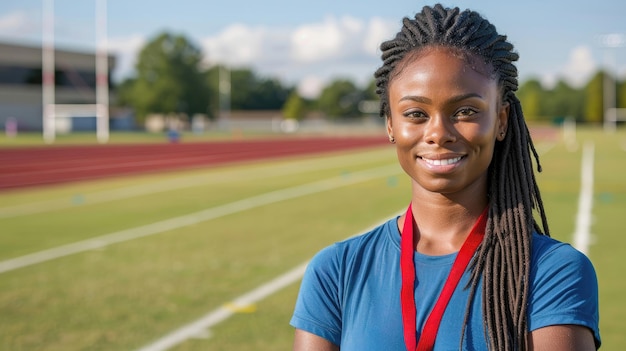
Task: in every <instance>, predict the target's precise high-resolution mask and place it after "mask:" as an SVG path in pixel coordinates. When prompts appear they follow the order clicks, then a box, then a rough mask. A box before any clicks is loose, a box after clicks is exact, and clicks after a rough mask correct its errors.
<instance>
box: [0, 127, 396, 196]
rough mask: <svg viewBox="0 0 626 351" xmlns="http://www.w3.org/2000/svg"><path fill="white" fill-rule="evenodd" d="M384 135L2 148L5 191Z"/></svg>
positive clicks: (350, 143)
mask: <svg viewBox="0 0 626 351" xmlns="http://www.w3.org/2000/svg"><path fill="white" fill-rule="evenodd" d="M387 143H388V140H387V139H386V138H385V137H383V136H366V137H315V138H291V139H268V140H243V141H219V142H206V143H178V144H141V145H132V144H130V145H89V146H47V147H25V148H7V149H0V190H8V189H16V188H24V187H33V186H42V185H50V184H57V183H67V182H74V181H82V180H90V179H98V178H105V177H111V176H118V175H129V174H139V173H148V172H157V171H166V170H175V169H185V168H193V167H199V166H210V165H219V164H226V163H233V162H240V161H251V160H260V159H270V158H278V157H286V156H294V155H305V154H313V153H323V152H330V151H340V150H349V149H356V148H364V147H372V146H377V145H383V144H387Z"/></svg>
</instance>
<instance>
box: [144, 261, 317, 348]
mask: <svg viewBox="0 0 626 351" xmlns="http://www.w3.org/2000/svg"><path fill="white" fill-rule="evenodd" d="M307 264H308V262H305V263H303V264H300V265H299V266H297V267H296V268H293V269H292V270H290V271H288V272H287V273H284V274H283V275H281V276H279V277H277V278H275V279H273V280H270V281H269V282H267V283H265V284H263V285H261V286H259V287H258V288H256V289H254V290H252V291H250V292H248V293H246V294H244V295H241V296H239V297H237V298H236V299H235V300H233V301H232V302H229V303H227V304H224V305H222V306H221V307H219V308H217V309H215V310H213V311H211V312H210V313H208V314H206V315H204V316H203V317H201V318H200V319H198V320H196V321H194V322H192V323H190V324H187V325H185V326H183V327H181V328H179V329H177V330H175V331H173V332H171V333H169V334H167V335H165V336H164V337H162V338H160V339H158V340H157V341H155V342H153V343H152V344H150V345H147V346H144V347H142V348H141V349H139V350H138V351H162V350H167V349H169V348H172V347H174V346H176V345H178V344H181V343H183V342H184V341H185V340H187V339H191V338H194V337H195V336H196V335H203V334H204V333H206V331H207V329H209V328H210V327H212V326H214V325H216V324H219V323H221V322H223V321H224V320H226V319H228V318H229V317H231V316H232V315H234V314H235V313H236V312H235V311H234V310H233V309H232V308H229V307H227V305H228V304H230V305H236V306H246V305H250V304H254V303H256V302H258V301H260V300H262V299H264V298H266V297H268V296H270V295H272V294H274V293H275V292H277V291H279V290H281V289H283V288H285V287H287V286H289V285H290V284H292V283H295V282H296V281H298V279H300V278H301V277H302V275H303V274H304V271H305V270H306V266H307Z"/></svg>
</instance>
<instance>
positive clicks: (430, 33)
mask: <svg viewBox="0 0 626 351" xmlns="http://www.w3.org/2000/svg"><path fill="white" fill-rule="evenodd" d="M506 40H507V37H506V36H503V35H499V34H498V33H497V31H496V28H495V27H494V26H493V25H492V24H491V23H489V21H487V20H486V19H484V18H483V17H482V16H481V15H479V14H478V13H476V12H474V11H470V10H465V11H460V10H459V8H452V9H450V8H444V7H443V6H442V5H440V4H437V5H435V6H434V7H428V6H426V7H424V8H423V9H422V12H420V13H418V14H416V15H415V18H414V19H409V18H404V19H403V26H402V29H401V31H400V32H398V33H397V35H396V37H395V38H394V39H392V40H389V41H386V42H384V43H382V44H381V46H380V48H381V51H382V56H381V57H382V60H383V65H382V67H380V68H379V69H378V70H377V71H376V73H375V74H374V76H375V78H376V87H377V89H376V93H377V94H378V95H379V96H380V99H381V103H380V115H381V116H382V117H384V116H387V117H390V108H389V96H388V94H389V93H388V87H389V82H390V81H392V80H393V78H394V77H395V76H396V75H398V74H400V71H401V70H402V65H403V62H402V61H403V59H404V58H405V57H406V56H407V54H409V53H414V52H419V51H420V50H422V49H424V48H427V47H434V46H443V47H448V48H451V49H453V50H454V51H455V52H456V51H460V52H462V53H464V54H465V55H468V56H470V55H473V56H475V57H478V58H482V59H483V60H484V61H485V62H486V63H488V64H489V65H490V67H491V68H492V69H493V72H492V75H493V78H494V79H496V80H497V82H498V86H499V89H500V92H501V94H502V96H501V99H502V100H501V102H502V103H509V104H510V112H509V122H508V129H507V133H506V137H505V138H504V140H503V141H501V142H498V145H497V146H496V148H495V151H494V156H493V160H492V162H491V165H490V166H489V177H488V179H489V180H488V182H489V185H488V196H489V198H490V202H489V206H490V207H489V218H488V221H487V227H486V232H485V237H484V239H483V242H482V244H481V246H480V249H479V250H478V252H477V253H476V256H475V257H474V259H473V261H472V264H471V269H472V279H471V283H470V286H469V288H470V289H471V290H470V298H469V301H468V309H467V311H469V304H470V303H471V301H472V300H473V298H474V297H475V294H476V289H477V287H478V285H479V281H480V277H481V276H482V278H483V284H482V292H483V302H482V308H483V314H484V323H485V326H486V330H487V334H488V339H489V345H490V348H491V349H492V350H526V349H527V348H528V344H527V336H526V334H527V316H526V307H527V303H528V288H529V275H530V248H531V238H532V232H533V231H536V232H539V233H543V234H545V235H549V230H548V225H547V220H546V215H545V211H544V207H543V203H542V200H541V196H540V194H539V189H538V187H537V182H536V180H535V175H534V172H533V169H532V160H531V153H532V155H533V156H534V158H535V161H536V162H537V169H538V171H541V166H540V164H539V156H538V154H537V152H536V150H535V148H534V145H533V143H532V140H531V138H530V134H529V131H528V127H527V125H526V123H525V121H524V116H523V114H522V108H521V105H520V102H519V100H518V99H517V97H516V96H515V91H516V90H517V87H518V82H517V68H516V67H515V65H514V64H513V62H514V61H517V59H518V55H517V53H515V52H513V45H512V44H511V43H509V42H507V41H506ZM409 59H410V58H409ZM535 209H536V210H537V211H538V212H539V215H540V217H541V224H542V225H541V227H540V226H539V225H538V223H537V222H536V221H535V219H534V217H533V210H535ZM468 314H469V312H466V316H465V322H464V325H465V327H467V321H468ZM462 340H463V337H461V346H462V342H463V341H462Z"/></svg>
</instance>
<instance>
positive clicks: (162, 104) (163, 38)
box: [130, 33, 208, 120]
mask: <svg viewBox="0 0 626 351" xmlns="http://www.w3.org/2000/svg"><path fill="white" fill-rule="evenodd" d="M201 61H202V52H201V51H200V49H198V48H197V47H196V46H194V45H193V44H192V43H191V42H190V41H189V40H187V39H186V38H185V37H183V36H175V35H172V34H169V33H163V34H161V35H159V36H158V37H156V38H155V39H154V40H152V41H151V42H149V43H148V44H147V45H146V46H145V47H144V48H143V49H142V50H141V52H140V53H139V57H138V60H137V66H136V68H137V77H136V79H135V81H134V83H133V85H132V92H131V93H130V95H131V96H132V100H131V104H132V106H133V107H134V108H135V112H136V113H137V117H138V119H139V120H143V119H144V118H145V116H146V115H147V114H149V113H173V112H182V113H185V114H187V115H188V116H190V115H192V114H194V113H206V112H207V105H208V94H207V87H206V84H205V80H204V79H202V76H201V74H200V63H201Z"/></svg>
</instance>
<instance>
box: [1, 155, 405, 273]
mask: <svg viewBox="0 0 626 351" xmlns="http://www.w3.org/2000/svg"><path fill="white" fill-rule="evenodd" d="M400 172H401V169H400V168H399V167H398V166H397V165H396V164H394V165H392V166H384V167H378V168H373V169H369V170H365V171H360V172H354V173H349V174H347V175H342V176H338V177H333V178H328V179H324V180H321V181H317V182H312V183H308V184H303V185H298V186H294V187H291V188H286V189H281V190H276V191H271V192H269V193H265V194H261V195H257V196H252V197H249V198H246V199H243V200H239V201H234V202H231V203H228V204H224V205H221V206H216V207H212V208H208V209H206V210H202V211H198V212H195V213H191V214H188V215H184V216H179V217H174V218H170V219H166V220H163V221H159V222H155V223H152V224H148V225H144V226H140V227H135V228H130V229H126V230H121V231H118V232H114V233H110V234H105V235H102V236H98V237H95V238H91V239H87V240H82V241H78V242H75V243H72V244H67V245H63V246H58V247H55V248H52V249H48V250H43V251H39V252H34V253H32V254H28V255H24V256H20V257H16V258H12V259H8V260H5V261H0V273H4V272H8V271H12V270H15V269H18V268H22V267H26V266H30V265H34V264H37V263H42V262H46V261H50V260H53V259H56V258H60V257H64V256H69V255H72V254H76V253H80V252H84V251H87V250H94V249H100V248H103V247H105V246H108V245H111V244H115V243H120V242H124V241H128V240H132V239H137V238H142V237H145V236H149V235H154V234H158V233H163V232H166V231H169V230H174V229H178V228H181V227H185V226H188V225H192V224H196V223H200V222H204V221H208V220H211V219H215V218H219V217H222V216H226V215H229V214H233V213H237V212H241V211H245V210H249V209H252V208H255V207H259V206H263V205H269V204H272V203H276V202H279V201H284V200H289V199H294V198H297V197H301V196H305V195H311V194H315V193H319V192H322V191H326V190H331V189H335V188H339V187H342V186H347V185H352V184H356V183H360V182H365V181H368V180H372V179H376V178H381V177H385V176H390V175H394V174H398V173H400Z"/></svg>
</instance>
